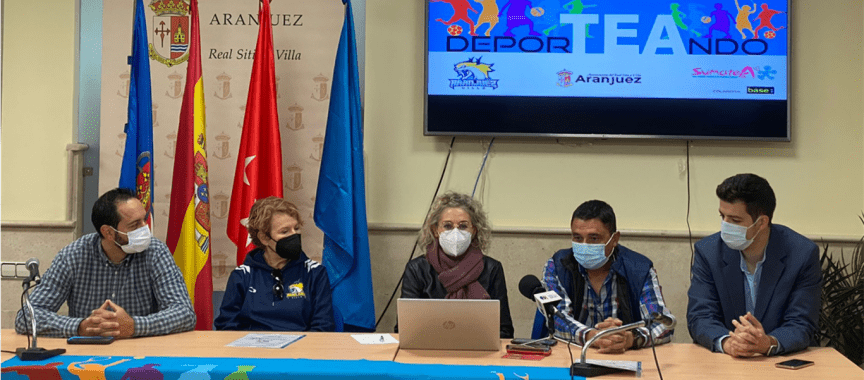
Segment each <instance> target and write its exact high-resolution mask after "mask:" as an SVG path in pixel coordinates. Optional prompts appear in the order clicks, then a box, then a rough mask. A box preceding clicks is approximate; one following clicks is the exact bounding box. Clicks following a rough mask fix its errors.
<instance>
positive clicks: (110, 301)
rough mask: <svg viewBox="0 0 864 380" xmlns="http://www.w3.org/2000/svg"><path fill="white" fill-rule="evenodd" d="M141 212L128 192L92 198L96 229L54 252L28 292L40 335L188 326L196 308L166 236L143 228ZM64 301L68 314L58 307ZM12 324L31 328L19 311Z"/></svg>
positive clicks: (121, 333) (156, 331)
mask: <svg viewBox="0 0 864 380" xmlns="http://www.w3.org/2000/svg"><path fill="white" fill-rule="evenodd" d="M146 218H147V212H146V211H145V210H144V206H143V205H142V204H141V202H140V201H139V200H138V199H137V198H135V194H134V193H132V192H131V191H129V190H127V189H114V190H111V191H109V192H107V193H105V194H103V195H102V196H101V197H99V199H98V200H97V201H96V204H94V205H93V215H92V221H93V226H94V227H96V230H97V231H98V233H91V234H88V235H85V236H83V237H81V238H80V239H78V240H76V241H74V242H72V244H69V245H68V246H66V247H65V248H63V249H62V250H60V252H59V253H58V254H57V256H56V257H55V258H54V261H53V262H52V264H51V267H50V268H48V270H47V271H46V272H45V274H44V275H43V276H42V282H41V283H40V284H39V285H38V286H36V287H35V289H34V290H33V293H32V294H31V295H30V302H31V303H32V304H33V309H34V311H35V314H36V330H37V333H38V334H39V335H41V336H51V337H69V336H74V335H102V336H113V337H117V338H128V337H136V336H150V335H163V334H170V333H176V332H181V331H189V330H192V328H193V327H194V326H195V312H194V311H193V309H192V303H191V301H190V300H189V293H188V292H187V290H186V284H185V282H184V281H183V275H182V274H181V273H180V269H179V268H177V265H176V264H175V263H174V259H173V257H172V255H171V252H170V251H169V250H168V247H167V246H166V245H165V243H163V242H161V241H159V240H158V239H156V238H155V237H152V236H151V235H150V229H149V227H148V226H147V224H146V222H145V220H146ZM64 302H66V303H67V304H68V306H69V315H68V316H65V315H59V314H57V311H58V310H59V309H60V306H61V305H62V304H63V303H64ZM15 331H17V332H18V333H19V334H27V333H29V332H30V320H29V313H24V311H23V310H19V311H18V315H17V317H16V318H15Z"/></svg>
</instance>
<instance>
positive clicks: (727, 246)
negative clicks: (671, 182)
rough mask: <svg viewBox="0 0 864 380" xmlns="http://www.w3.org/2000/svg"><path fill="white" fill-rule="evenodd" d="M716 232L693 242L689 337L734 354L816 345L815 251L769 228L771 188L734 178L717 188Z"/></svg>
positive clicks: (747, 177)
mask: <svg viewBox="0 0 864 380" xmlns="http://www.w3.org/2000/svg"><path fill="white" fill-rule="evenodd" d="M717 197H718V198H720V217H721V218H722V222H721V228H720V232H718V233H716V234H713V235H711V236H708V237H706V238H705V239H702V240H700V241H699V242H697V243H696V257H695V261H694V263H693V268H692V279H691V281H690V290H689V291H688V297H689V302H688V304H687V327H688V328H689V329H690V336H691V337H692V338H693V340H694V341H695V342H696V343H698V344H701V345H702V346H705V347H707V348H709V349H711V350H712V351H714V352H722V353H726V354H729V355H731V356H733V357H750V356H757V355H765V356H772V355H777V354H781V353H788V352H794V351H799V350H803V349H805V348H807V346H810V345H816V339H815V333H816V331H817V329H818V326H819V308H820V307H821V304H822V299H821V289H822V271H821V268H820V265H819V249H818V247H817V246H816V244H814V243H813V242H812V241H810V240H809V239H807V238H806V237H804V236H801V235H800V234H798V233H796V232H795V231H792V230H791V229H789V228H788V227H785V226H782V225H779V224H774V223H772V222H773V216H774V208H775V206H776V199H775V197H774V191H773V190H772V189H771V185H769V184H768V181H766V180H765V179H764V178H761V177H759V176H757V175H755V174H738V175H735V176H732V177H729V178H727V179H726V180H725V181H723V183H721V184H720V185H719V186H717Z"/></svg>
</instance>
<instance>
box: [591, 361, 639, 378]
mask: <svg viewBox="0 0 864 380" xmlns="http://www.w3.org/2000/svg"><path fill="white" fill-rule="evenodd" d="M585 362H586V363H590V364H596V365H600V366H603V367H609V368H618V369H623V370H625V371H631V372H635V373H636V377H642V362H634V361H626V360H594V359H585Z"/></svg>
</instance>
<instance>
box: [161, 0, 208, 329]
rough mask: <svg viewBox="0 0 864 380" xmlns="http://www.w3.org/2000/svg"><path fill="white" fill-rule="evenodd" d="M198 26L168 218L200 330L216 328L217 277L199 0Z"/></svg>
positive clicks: (194, 6)
mask: <svg viewBox="0 0 864 380" xmlns="http://www.w3.org/2000/svg"><path fill="white" fill-rule="evenodd" d="M190 17H191V19H192V23H191V24H192V27H191V28H190V30H189V33H188V35H187V36H185V37H186V38H188V39H189V40H190V41H189V61H188V63H189V64H188V66H187V67H186V89H185V91H184V92H183V105H182V107H181V108H180V125H179V127H178V128H177V152H176V154H175V156H174V179H173V181H172V185H171V186H172V187H171V211H170V214H169V217H168V238H167V243H168V248H170V249H171V252H174V261H175V262H176V263H177V266H178V267H180V271H181V272H183V277H184V278H185V279H186V289H187V290H189V296H190V297H191V298H192V305H193V306H194V308H195V315H196V316H197V322H196V323H195V329H196V330H212V329H213V278H212V275H211V273H212V269H211V267H210V194H209V191H208V180H207V150H206V146H207V123H206V118H205V117H204V81H203V79H202V75H201V39H200V32H199V25H198V1H197V0H192V2H191V9H190Z"/></svg>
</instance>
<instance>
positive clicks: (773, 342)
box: [765, 335, 777, 356]
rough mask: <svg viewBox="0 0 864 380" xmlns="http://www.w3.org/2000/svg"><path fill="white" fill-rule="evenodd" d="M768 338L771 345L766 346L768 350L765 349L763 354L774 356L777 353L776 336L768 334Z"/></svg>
mask: <svg viewBox="0 0 864 380" xmlns="http://www.w3.org/2000/svg"><path fill="white" fill-rule="evenodd" d="M768 338H769V339H770V340H771V346H770V347H768V351H765V356H774V355H775V354H776V353H777V338H775V337H773V336H771V335H768Z"/></svg>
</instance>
